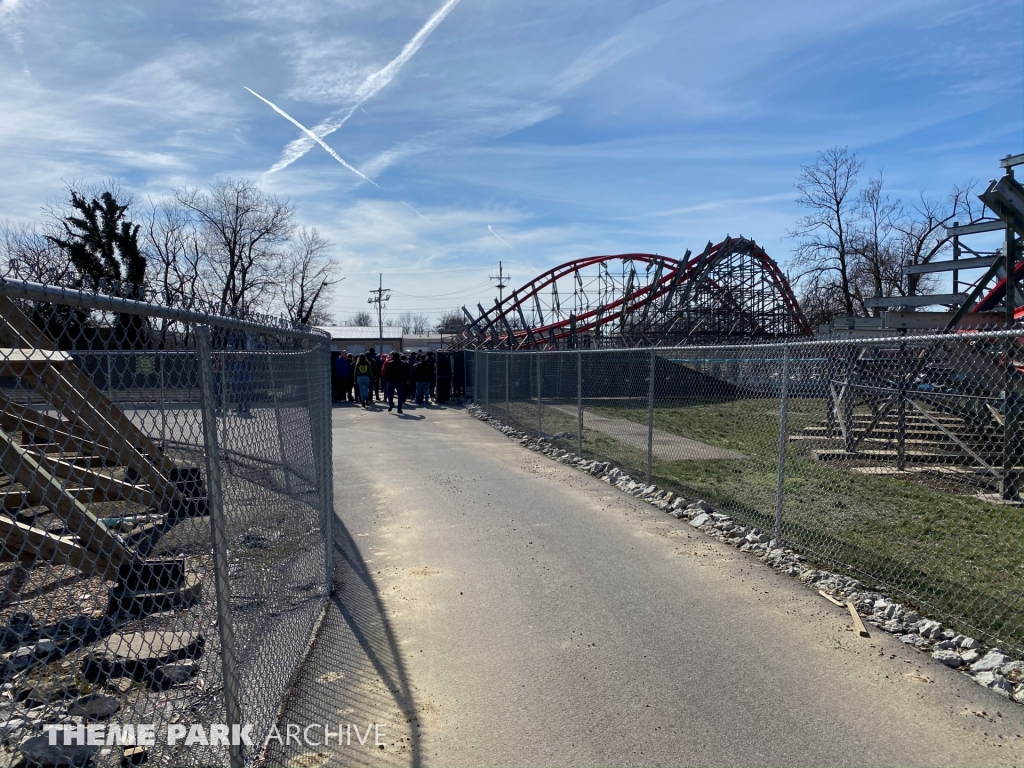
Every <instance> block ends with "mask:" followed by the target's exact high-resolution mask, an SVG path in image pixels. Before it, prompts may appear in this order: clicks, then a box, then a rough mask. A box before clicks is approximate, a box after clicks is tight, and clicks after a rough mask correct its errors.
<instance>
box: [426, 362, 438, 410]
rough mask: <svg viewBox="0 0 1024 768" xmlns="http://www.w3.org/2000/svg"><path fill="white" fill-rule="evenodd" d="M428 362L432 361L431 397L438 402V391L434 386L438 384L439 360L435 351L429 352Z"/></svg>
mask: <svg viewBox="0 0 1024 768" xmlns="http://www.w3.org/2000/svg"><path fill="white" fill-rule="evenodd" d="M427 362H428V363H430V399H431V400H433V401H434V402H435V403H436V402H437V393H436V392H435V391H434V388H435V387H436V386H437V361H436V360H435V359H434V351H433V350H431V351H429V352H427Z"/></svg>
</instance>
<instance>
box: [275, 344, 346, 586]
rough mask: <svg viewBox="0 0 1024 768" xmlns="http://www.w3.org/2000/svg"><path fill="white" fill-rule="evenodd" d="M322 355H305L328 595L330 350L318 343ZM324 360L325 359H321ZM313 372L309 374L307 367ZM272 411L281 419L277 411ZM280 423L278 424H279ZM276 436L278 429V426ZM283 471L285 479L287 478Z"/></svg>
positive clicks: (330, 560) (331, 559)
mask: <svg viewBox="0 0 1024 768" xmlns="http://www.w3.org/2000/svg"><path fill="white" fill-rule="evenodd" d="M321 348H322V349H325V350H326V352H325V355H317V354H315V353H311V354H310V355H309V356H307V358H306V360H307V363H306V368H307V371H306V373H307V375H306V381H308V382H310V383H311V385H312V386H311V391H310V398H311V400H312V402H311V403H310V412H309V417H310V419H309V420H310V426H311V427H312V428H313V429H312V433H311V438H312V443H313V465H314V466H315V467H316V485H317V495H318V497H319V499H320V515H321V517H320V530H321V531H323V537H324V550H325V551H324V577H325V579H326V582H327V583H326V590H327V594H328V595H329V594H331V593H332V592H334V478H333V474H332V473H333V466H332V462H331V350H330V346H329V345H328V344H327V343H324V342H321ZM324 357H326V360H324V359H323V358H324ZM310 363H312V364H313V366H314V369H313V370H312V371H309V370H308V369H309V364H310ZM274 402H275V411H277V416H278V419H280V410H279V409H278V408H277V407H276V403H277V398H276V395H275V400H274ZM280 423H281V422H280V421H278V424H279V425H280ZM278 430H279V434H281V433H280V426H279V427H278ZM281 441H282V442H281V460H282V463H283V462H284V441H283V437H282V438H281ZM287 473H288V470H287V469H286V470H285V477H287V476H288V474H287Z"/></svg>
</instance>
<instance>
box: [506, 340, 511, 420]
mask: <svg viewBox="0 0 1024 768" xmlns="http://www.w3.org/2000/svg"><path fill="white" fill-rule="evenodd" d="M511 361H512V353H511V352H507V353H506V354H505V423H506V424H510V423H511V422H512V412H511V410H510V408H509V403H508V400H509V398H508V387H509V379H510V378H511V375H510V374H511V366H512V362H511Z"/></svg>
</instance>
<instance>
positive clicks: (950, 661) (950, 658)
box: [932, 650, 964, 669]
mask: <svg viewBox="0 0 1024 768" xmlns="http://www.w3.org/2000/svg"><path fill="white" fill-rule="evenodd" d="M932 658H933V659H935V660H936V661H941V662H942V663H943V664H945V665H946V666H947V667H952V668H953V669H956V668H957V667H959V666H960V665H961V664H963V663H964V660H963V659H961V658H960V654H959V653H957V652H956V651H947V650H941V651H935V652H934V653H933V654H932Z"/></svg>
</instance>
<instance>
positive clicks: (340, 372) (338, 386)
mask: <svg viewBox="0 0 1024 768" xmlns="http://www.w3.org/2000/svg"><path fill="white" fill-rule="evenodd" d="M351 375H352V373H351V371H350V370H349V366H348V360H347V359H346V358H345V353H344V352H343V353H342V354H340V355H338V357H337V358H335V360H334V378H333V379H332V380H331V383H332V384H333V388H334V393H333V394H334V397H332V398H331V400H333V401H334V402H336V403H343V402H345V395H346V394H347V393H346V391H345V385H346V382H348V381H349V378H350V377H351ZM349 389H351V387H349Z"/></svg>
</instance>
